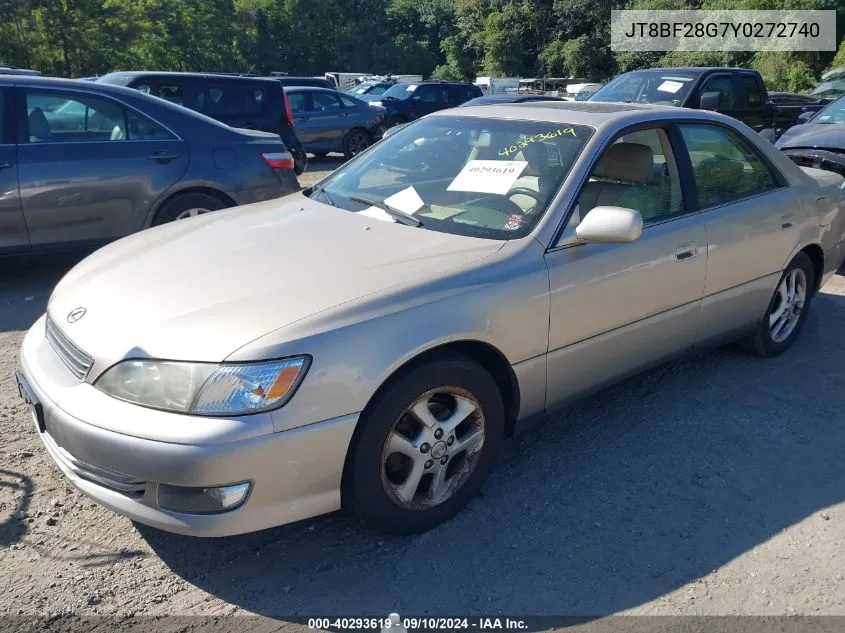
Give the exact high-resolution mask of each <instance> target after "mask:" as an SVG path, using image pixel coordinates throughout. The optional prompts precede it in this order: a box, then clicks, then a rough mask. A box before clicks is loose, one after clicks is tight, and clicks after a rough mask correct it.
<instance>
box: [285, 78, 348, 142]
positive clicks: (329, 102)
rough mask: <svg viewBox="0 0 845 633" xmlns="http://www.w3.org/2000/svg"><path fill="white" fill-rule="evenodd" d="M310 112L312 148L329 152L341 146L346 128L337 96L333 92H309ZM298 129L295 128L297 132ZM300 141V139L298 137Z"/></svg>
mask: <svg viewBox="0 0 845 633" xmlns="http://www.w3.org/2000/svg"><path fill="white" fill-rule="evenodd" d="M310 96H311V111H310V112H309V113H308V128H309V132H310V134H311V136H312V138H313V140H312V141H311V145H312V147H314V148H315V149H318V150H322V151H331V150H333V149H337V148H339V147H340V145H341V139H342V138H343V134H344V131H345V129H346V128H345V126H346V116H345V111H344V108H343V104H342V103H341V101H340V99H339V98H338V96H337V95H336V94H335V93H333V92H321V91H318V90H314V91H313V92H310ZM298 131H299V128H297V132H298ZM300 140H302V138H301V137H300Z"/></svg>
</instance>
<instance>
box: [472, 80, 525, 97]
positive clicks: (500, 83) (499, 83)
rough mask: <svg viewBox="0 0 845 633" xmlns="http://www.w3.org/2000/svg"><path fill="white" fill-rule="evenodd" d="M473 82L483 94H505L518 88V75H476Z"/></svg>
mask: <svg viewBox="0 0 845 633" xmlns="http://www.w3.org/2000/svg"><path fill="white" fill-rule="evenodd" d="M473 83H475V85H476V86H478V87H479V88H481V92H483V93H484V94H485V95H498V94H505V93H506V92H516V91H517V90H518V89H519V77H476V78H475V81H474V82H473Z"/></svg>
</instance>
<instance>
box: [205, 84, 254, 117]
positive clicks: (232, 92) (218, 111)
mask: <svg viewBox="0 0 845 633" xmlns="http://www.w3.org/2000/svg"><path fill="white" fill-rule="evenodd" d="M263 105H264V89H263V88H258V87H255V86H248V85H247V86H236V85H221V86H211V87H208V88H205V89H202V90H199V91H197V105H196V110H199V111H200V112H202V113H203V114H207V115H208V116H210V117H212V118H215V117H218V116H254V115H257V114H261V111H262V109H263Z"/></svg>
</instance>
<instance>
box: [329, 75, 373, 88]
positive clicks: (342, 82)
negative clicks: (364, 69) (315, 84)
mask: <svg viewBox="0 0 845 633" xmlns="http://www.w3.org/2000/svg"><path fill="white" fill-rule="evenodd" d="M366 76H367V73H326V75H325V77H326V79H328V80H329V81H330V82H332V83H333V84H334V87H335V88H337V89H338V90H340V91H341V92H346V91H347V90H349V89H350V88H352V87H353V86H355V84H356V80H357V79H359V78H361V77H366Z"/></svg>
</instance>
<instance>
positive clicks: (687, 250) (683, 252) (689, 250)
mask: <svg viewBox="0 0 845 633" xmlns="http://www.w3.org/2000/svg"><path fill="white" fill-rule="evenodd" d="M697 254H698V250H697V249H696V247H695V242H690V243H689V244H681V245H680V246H679V247H678V248H677V250H676V251H675V259H677V260H678V261H679V262H682V261H684V260H685V259H692V258H693V257H695V256H696V255H697Z"/></svg>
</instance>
